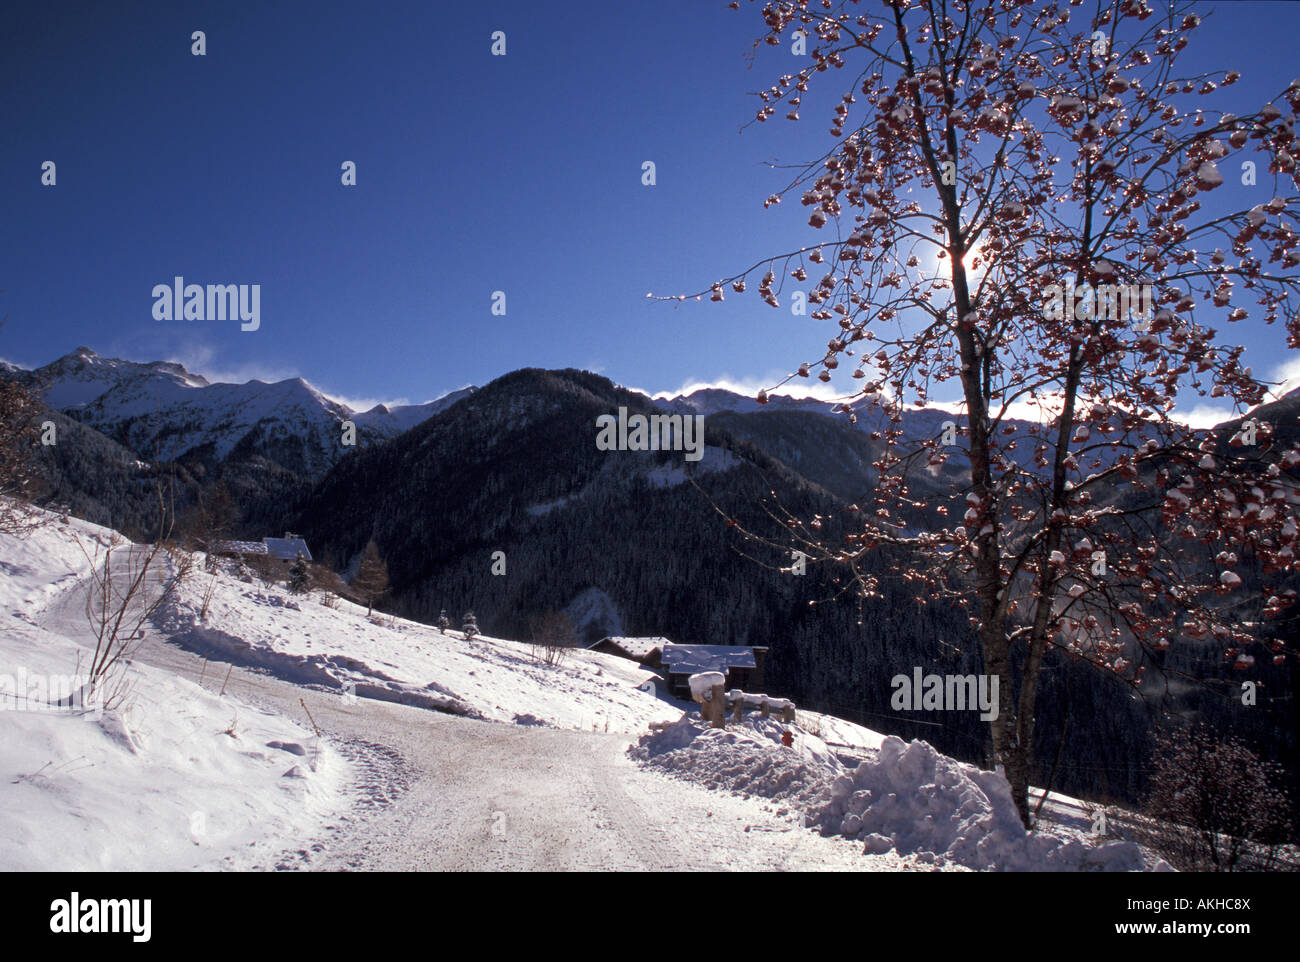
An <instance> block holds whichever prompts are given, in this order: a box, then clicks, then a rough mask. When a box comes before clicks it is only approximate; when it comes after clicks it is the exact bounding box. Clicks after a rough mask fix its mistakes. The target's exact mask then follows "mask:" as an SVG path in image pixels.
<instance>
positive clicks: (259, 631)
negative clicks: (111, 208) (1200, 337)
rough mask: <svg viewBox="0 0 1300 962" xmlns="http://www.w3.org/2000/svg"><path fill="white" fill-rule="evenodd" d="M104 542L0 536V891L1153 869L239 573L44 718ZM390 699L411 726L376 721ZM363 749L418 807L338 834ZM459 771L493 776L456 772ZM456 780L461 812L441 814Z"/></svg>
mask: <svg viewBox="0 0 1300 962" xmlns="http://www.w3.org/2000/svg"><path fill="white" fill-rule="evenodd" d="M114 540H115V536H114V535H113V534H112V532H110V531H107V530H106V529H103V528H99V527H96V526H94V525H90V524H86V523H84V522H79V521H75V520H73V521H61V520H59V519H58V518H56V517H55V516H52V515H51V516H48V523H47V524H46V525H45V526H43V527H42V528H40V529H38V530H37V531H36V532H35V533H33V534H32V535H31V536H29V537H28V538H26V539H21V540H20V539H17V538H14V537H12V536H9V535H0V723H3V725H4V736H5V737H4V739H3V741H2V742H0V806H2V807H3V810H4V812H5V816H6V817H5V819H4V820H3V821H0V869H53V870H59V869H69V870H77V869H187V868H188V869H193V868H219V867H227V868H228V867H245V866H260V865H269V864H276V863H277V862H279V861H281V859H280V857H279V856H278V855H277V852H280V853H283V852H284V851H290V852H293V851H295V850H296V854H297V856H301V859H300V860H299V864H301V865H303V866H304V867H312V866H313V865H319V866H321V867H331V866H341V867H367V868H384V867H389V865H388V863H389V862H391V861H392V860H393V859H398V860H399V861H401V862H402V864H407V863H408V862H409V865H410V867H426V866H430V865H441V866H451V867H461V866H465V865H469V866H474V865H479V864H487V865H490V866H497V867H511V866H532V867H541V868H545V867H548V866H549V867H557V866H558V867H573V868H581V867H584V866H598V867H620V866H621V867H633V868H635V867H658V868H680V867H694V866H696V864H697V860H696V859H693V857H692V856H691V854H690V852H695V851H697V850H699V851H704V850H707V851H709V852H710V855H709V858H708V859H707V860H705V863H706V864H707V865H709V866H710V867H715V868H716V867H732V866H734V867H742V866H745V865H747V864H759V863H761V864H764V865H768V866H771V867H787V868H809V867H814V868H815V867H825V868H837V869H844V868H848V867H861V868H862V869H865V870H877V871H880V870H900V869H909V868H921V869H940V870H957V871H960V870H965V869H976V870H983V869H1012V870H1050V869H1071V870H1076V869H1085V870H1086V869H1111V870H1116V869H1118V870H1132V869H1140V868H1141V867H1142V861H1143V860H1142V854H1141V853H1140V852H1138V851H1137V849H1136V848H1135V847H1134V846H1132V845H1131V844H1129V843H1111V844H1109V845H1105V846H1101V847H1098V846H1095V845H1094V844H1092V841H1091V840H1090V839H1088V838H1087V835H1086V829H1085V828H1081V827H1078V826H1075V827H1073V828H1069V827H1064V826H1060V825H1057V826H1054V827H1053V829H1052V830H1051V832H1050V833H1049V832H1036V833H1034V834H1033V835H1027V834H1026V833H1025V832H1024V831H1023V829H1021V827H1020V824H1019V821H1018V819H1017V818H1016V815H1015V810H1014V807H1013V805H1012V803H1011V799H1010V794H1009V791H1008V789H1007V786H1006V783H1005V781H1004V780H1002V779H1001V778H1000V777H998V776H995V775H993V774H991V773H988V772H983V771H980V770H978V769H976V768H974V767H972V766H969V765H964V764H962V763H959V762H956V761H954V760H952V759H950V758H947V757H945V756H943V755H940V754H938V753H937V752H935V751H934V750H933V749H932V748H931V747H930V746H929V745H928V744H926V743H924V742H913V743H911V744H910V745H909V744H905V743H903V742H902V741H901V740H899V739H897V738H892V737H886V736H883V735H881V734H879V733H877V732H874V731H871V730H869V729H866V728H862V727H861V726H858V725H854V724H852V723H850V722H847V721H844V720H842V719H837V718H833V717H830V716H825V715H818V714H815V713H809V712H804V711H802V710H800V711H799V712H798V714H797V721H796V722H795V723H794V724H791V725H785V724H782V723H780V722H778V721H776V720H775V719H762V718H761V717H758V716H757V715H753V714H751V715H749V716H747V718H746V720H745V722H743V723H741V724H735V723H734V722H729V724H728V727H727V729H725V730H713V729H710V728H708V727H706V726H705V724H704V722H703V720H702V719H701V718H700V715H699V711H698V709H697V708H696V707H695V706H693V705H688V704H685V703H682V702H679V701H676V700H674V699H672V698H669V697H667V696H666V695H664V694H663V691H662V684H661V683H657V682H658V676H656V675H655V674H654V673H653V672H651V671H648V670H646V669H643V668H641V667H640V666H638V665H636V664H635V663H633V662H631V661H628V660H626V659H622V658H618V657H614V656H611V655H603V654H597V653H594V652H589V651H572V652H570V653H569V654H568V656H567V657H566V658H565V659H564V661H563V662H562V663H561V664H558V665H546V664H544V663H542V662H541V661H539V659H538V657H537V656H536V654H535V653H534V651H533V650H532V647H531V646H530V645H528V644H524V643H519V642H512V641H506V640H502V639H495V638H486V637H477V638H473V639H470V640H466V639H465V638H464V637H463V635H462V633H461V632H460V631H456V630H449V631H447V632H442V631H439V630H437V629H436V628H431V627H428V626H425V625H420V624H416V623H413V622H408V621H403V620H402V619H395V618H390V617H387V616H376V617H373V618H372V617H368V616H367V614H366V612H365V610H364V609H361V608H359V607H357V606H355V605H352V604H350V603H349V602H346V601H342V600H339V601H338V602H337V604H334V605H332V606H331V605H327V604H325V603H324V600H323V596H322V595H321V594H319V593H309V594H302V595H293V594H290V593H289V592H288V591H287V590H285V589H284V588H282V587H279V586H274V585H272V586H267V585H264V584H262V583H260V582H258V581H255V580H253V579H252V578H251V576H242V577H241V576H240V575H239V573H238V572H237V571H236V570H234V569H233V568H232V567H231V566H230V564H229V563H228V562H222V563H221V564H219V565H218V568H217V570H216V571H215V572H214V573H210V572H207V571H205V570H203V567H202V565H201V563H200V564H198V565H196V567H195V569H194V570H193V571H192V572H191V574H190V575H189V576H188V577H187V578H186V579H185V580H184V581H183V582H182V583H181V584H180V585H179V587H178V588H177V589H176V590H175V592H174V594H173V595H172V596H171V597H169V598H168V599H167V600H166V601H165V602H164V603H163V605H162V606H161V607H160V608H159V609H158V611H157V612H156V613H155V614H154V616H153V618H152V620H151V622H150V623H149V624H148V626H147V627H146V629H145V631H144V633H143V635H142V636H141V637H140V638H139V639H137V640H135V641H133V643H132V644H133V645H135V646H137V648H136V652H137V654H140V657H138V658H135V659H134V660H133V661H131V662H130V663H129V664H128V666H127V667H126V668H125V670H124V672H123V674H122V675H121V677H120V678H119V679H117V681H118V683H119V685H115V686H113V687H112V689H111V690H119V687H120V691H121V697H120V698H117V699H112V700H110V703H109V705H108V707H97V706H94V705H92V706H90V709H93V710H73V709H71V708H68V707H59V706H55V705H53V704H52V702H53V701H55V700H57V698H58V694H57V693H54V694H51V693H50V692H41V691H39V690H38V689H39V686H37V687H35V688H34V687H33V685H34V684H35V682H38V681H40V680H41V679H50V678H52V677H54V676H73V675H76V674H78V673H79V672H84V671H85V670H86V666H87V664H88V662H89V657H90V651H91V648H93V636H92V634H91V630H90V625H89V623H88V621H87V617H86V598H87V593H88V585H89V584H90V580H89V578H88V574H89V570H90V566H89V562H88V560H87V554H89V556H90V557H97V556H102V552H103V551H104V550H106V548H107V546H108V545H109V544H110V542H112V541H114ZM116 540H117V541H118V543H119V544H121V542H120V539H116ZM116 550H117V551H129V550H130V549H129V547H118V548H117V549H116ZM198 560H199V561H200V562H201V561H202V558H199V559H198ZM168 570H169V571H170V570H174V569H172V568H170V567H169V568H168ZM155 590H156V589H155ZM169 652H170V653H171V654H168V653H169ZM145 654H148V655H149V657H145ZM236 668H237V669H238V671H237V673H236V674H235V676H234V684H232V685H231V686H230V692H229V693H226V692H224V689H225V688H226V682H227V680H229V679H230V673H231V672H236ZM187 676H188V677H187ZM259 679H260V680H259ZM34 680H35V681H34ZM200 681H201V682H202V684H198V683H197V682H200ZM6 695H8V696H10V697H9V699H8V700H7V701H6V699H5V696H6ZM300 695H306V696H308V697H309V699H310V701H311V704H312V707H313V709H314V712H315V717H312V716H311V715H309V714H308V711H309V709H308V706H307V704H306V702H305V701H302V700H301V699H300V697H299V696H300ZM381 703H395V704H394V705H393V706H390V707H388V708H387V709H385V711H387V714H385V713H384V712H377V711H375V710H374V709H367V708H366V706H367V705H369V706H378V705H379V704H381ZM397 706H405V707H397ZM55 709H57V710H55ZM300 709H301V711H300ZM394 712H396V713H397V714H393V713H394ZM401 713H406V714H401ZM450 716H458V717H456V718H451V717H450ZM421 719H428V721H427V722H423V721H421ZM439 719H441V720H443V721H442V722H441V723H439V721H438V720H439ZM452 722H455V724H451V723H452ZM318 723H319V724H320V727H321V728H322V729H323V730H324V731H325V735H324V736H323V737H322V736H318V735H317V734H316V733H315V732H314V731H313V730H312V729H314V728H315V726H316V724H318ZM654 723H658V724H657V725H655V726H654V727H655V728H659V729H661V730H658V731H652V730H651V729H652V724H654ZM304 726H306V727H304ZM430 726H431V727H430ZM465 726H469V727H465ZM665 726H666V727H665ZM787 729H789V730H790V731H791V733H792V734H793V735H794V744H793V745H792V746H790V747H787V746H785V745H783V744H782V743H781V736H782V734H783V732H784V731H785V730H787ZM507 730H508V731H509V732H514V733H516V734H508V731H507ZM547 731H549V732H550V734H547ZM492 732H500V735H499V736H497V735H493V734H492ZM647 732H649V734H647ZM581 733H586V734H585V735H584V734H581ZM507 736H508V737H507ZM340 737H342V738H343V741H340V740H339V739H340ZM638 738H639V741H634V740H635V739H638ZM430 739H434V741H430ZM438 739H441V741H438ZM548 739H549V741H548ZM611 739H614V741H613V742H611ZM358 740H360V741H373V742H374V743H375V745H374V746H372V747H377V748H378V750H379V751H380V753H381V754H382V753H385V752H386V753H387V754H388V755H389V756H391V757H393V758H402V759H405V762H404V764H405V765H406V766H407V767H408V769H409V770H408V771H406V772H405V774H404V775H403V776H402V777H403V779H404V780H405V782H406V783H409V784H411V785H415V786H416V787H415V788H412V789H411V792H410V795H411V797H410V798H409V799H407V800H405V801H400V802H397V803H395V802H394V801H393V793H392V792H391V791H388V790H384V791H378V790H377V791H376V793H375V794H376V796H377V797H376V799H374V800H372V801H375V802H376V806H375V807H373V808H372V810H371V811H370V812H369V814H363V815H361V816H357V815H356V814H355V812H354V813H353V814H352V815H348V814H345V812H346V811H347V810H348V809H349V805H351V804H352V803H353V802H354V801H355V800H356V797H357V795H358V792H359V791H361V792H362V793H364V790H365V785H366V784H367V778H369V777H371V775H373V773H371V774H370V775H367V774H364V773H362V772H360V771H359V765H360V763H357V756H356V752H355V748H356V745H357V744H358V743H359V742H358ZM344 742H346V743H347V744H346V745H345V744H344ZM630 742H633V744H631V747H630V750H629V751H628V752H627V753H626V754H624V753H623V748H624V747H626V746H628V744H629V743H630ZM480 744H484V745H488V746H494V748H493V749H487V750H484V749H480V748H478V747H477V746H479V745H480ZM548 745H550V746H553V748H550V749H548V748H547V747H546V746H548ZM611 746H612V748H613V751H611ZM492 750H495V751H497V752H498V753H499V757H497V758H494V757H492V755H491V754H490V752H491V751H492ZM485 751H486V753H485ZM552 751H559V752H561V753H564V754H565V756H566V757H564V758H560V757H555V758H552V757H551V754H550V753H551V752H552ZM457 753H463V754H464V756H465V757H466V758H474V759H480V760H481V764H479V763H477V762H476V763H471V764H469V765H468V767H466V766H464V765H456V766H452V769H451V770H446V771H444V769H446V768H447V764H448V763H447V759H449V758H453V757H458V755H457ZM629 756H630V757H629ZM360 767H364V765H360ZM638 767H639V768H640V769H641V770H640V771H638V770H637V768H638ZM448 783H450V784H451V785H452V786H453V788H454V789H455V790H458V791H461V792H463V793H464V794H465V798H463V799H457V800H456V802H455V803H454V804H453V803H451V802H450V801H449V799H448V797H447V794H446V792H447V786H448ZM522 786H530V787H529V789H528V791H527V792H525V795H526V796H527V797H526V798H525V797H524V796H521V795H520V794H519V790H520V789H521V788H522ZM405 790H406V789H402V791H405ZM398 794H401V793H400V792H399V793H398ZM493 795H495V796H499V800H498V801H495V802H492V803H491V804H492V806H493V807H492V808H491V813H492V814H493V817H496V815H500V814H501V813H504V812H507V811H508V812H511V813H512V814H511V815H510V817H511V818H512V819H515V820H516V821H517V822H523V823H524V824H525V825H527V824H528V823H529V822H530V821H531V823H532V826H533V828H532V830H524V831H517V832H516V834H515V835H514V836H513V838H514V841H513V842H512V843H511V844H513V845H514V846H515V849H513V854H511V855H510V856H509V858H508V859H507V860H506V861H505V862H503V863H500V864H498V860H499V859H500V858H501V857H502V852H510V851H512V850H511V849H510V847H509V846H508V845H507V847H506V848H505V849H502V852H497V850H496V848H494V847H493V846H494V845H495V844H496V843H497V842H498V841H500V840H499V839H493V838H491V837H488V836H484V837H483V838H479V836H478V835H477V834H475V832H474V831H468V830H467V829H466V827H465V826H466V825H468V824H471V823H474V822H476V821H478V820H482V819H483V818H485V817H486V813H480V812H478V808H477V806H479V805H480V803H483V804H487V803H486V802H485V801H484V800H483V797H482V796H493ZM568 796H572V797H570V798H568V802H566V801H565V799H566V797H568ZM512 798H513V799H514V800H513V801H511V800H510V799H512ZM709 798H712V799H714V801H713V802H709V801H708V799H709ZM539 800H546V803H545V804H541V802H540V801H539ZM1069 802H1070V800H1068V799H1066V800H1062V801H1061V803H1069ZM1057 804H1058V800H1054V801H1053V806H1056V805H1057ZM569 805H577V806H579V807H578V808H576V809H572V810H570V808H569V807H566V806H569ZM557 806H558V807H557ZM583 813H589V814H583ZM715 813H716V815H717V817H715ZM723 813H726V815H725V816H724V814H723ZM502 817H504V816H502ZM358 818H359V819H360V822H359V823H358V822H357V819H358ZM683 818H685V819H687V820H689V821H690V824H689V825H685V824H678V823H679V822H680V821H681V819H683ZM366 819H369V821H368V822H367V821H366ZM701 819H702V820H701ZM695 820H700V821H698V824H697V822H696V821H695ZM623 821H627V822H629V823H635V822H638V821H641V822H653V823H655V824H659V825H661V826H668V828H667V834H668V835H671V836H672V839H667V838H662V836H663V830H662V829H661V838H662V840H661V841H660V842H659V843H657V844H650V845H646V844H639V847H638V845H633V844H632V842H631V841H629V839H630V838H631V837H632V836H629V835H628V834H627V832H626V831H624V830H623V829H620V828H618V825H621V824H622V822H623ZM616 823H617V824H616ZM416 825H419V826H422V828H421V829H420V831H421V832H422V833H423V835H425V836H427V838H424V840H423V842H422V843H421V844H420V845H412V844H410V843H409V840H410V839H411V838H412V835H411V832H412V831H413V826H416ZM340 826H344V827H343V828H341V827H340ZM367 826H369V827H367ZM592 826H595V827H594V828H593V827H592ZM600 826H604V829H603V830H602V829H601V828H600ZM752 828H757V829H760V831H756V832H751V829H752ZM345 829H346V831H348V832H351V833H352V834H351V835H343V834H340V833H342V832H344V831H345ZM467 831H468V834H467ZM601 831H607V832H612V833H613V834H609V835H607V836H602V835H601V834H600V833H601ZM331 832H332V833H333V835H330V833H331ZM773 832H775V833H777V834H776V835H773V834H772V833H773ZM620 833H621V834H620ZM780 833H793V834H790V835H785V836H782V835H781V834H780ZM678 836H680V838H681V839H690V840H691V843H690V846H687V847H684V846H683V845H682V844H679V841H680V839H678V838H677V837H678ZM566 838H567V839H570V840H571V841H570V842H562V841H557V840H563V839H566ZM779 838H788V839H790V843H789V844H787V843H786V842H784V841H782V842H781V843H780V844H778V845H775V846H774V844H773V842H774V840H777V839H779ZM539 839H541V841H539ZM799 839H804V840H803V841H799ZM308 840H315V841H316V844H315V845H312V846H310V848H311V850H312V851H313V852H320V853H322V854H321V855H320V856H319V857H316V856H313V855H311V854H309V853H308V852H307V851H306V849H307V848H308V847H309V845H308ZM403 840H407V841H403ZM574 845H577V846H578V847H577V848H576V849H575V848H574V847H573V846H574ZM629 845H631V846H632V849H634V851H633V850H631V849H629V848H628V846H629ZM330 846H333V850H334V854H333V855H332V854H331V850H330ZM687 848H689V850H690V852H688V851H687ZM747 848H748V849H749V850H748V851H747V850H746V849H747ZM385 853H386V854H385Z"/></svg>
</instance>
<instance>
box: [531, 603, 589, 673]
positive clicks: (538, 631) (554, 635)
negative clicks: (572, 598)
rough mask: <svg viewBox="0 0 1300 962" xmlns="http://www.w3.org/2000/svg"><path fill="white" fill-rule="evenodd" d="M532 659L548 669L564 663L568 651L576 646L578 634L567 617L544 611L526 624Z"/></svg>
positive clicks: (557, 612)
mask: <svg viewBox="0 0 1300 962" xmlns="http://www.w3.org/2000/svg"><path fill="white" fill-rule="evenodd" d="M528 628H529V635H530V636H531V638H532V650H533V658H534V659H535V660H536V661H537V662H539V663H541V664H543V665H547V666H548V667H555V666H558V665H561V664H563V663H564V660H565V658H567V657H568V654H569V651H570V650H571V649H573V648H575V647H577V645H578V632H577V629H576V628H574V626H573V622H572V621H571V620H569V616H568V615H566V614H564V613H563V612H560V611H546V612H543V613H542V614H540V615H535V616H533V617H532V618H530V619H529V622H528Z"/></svg>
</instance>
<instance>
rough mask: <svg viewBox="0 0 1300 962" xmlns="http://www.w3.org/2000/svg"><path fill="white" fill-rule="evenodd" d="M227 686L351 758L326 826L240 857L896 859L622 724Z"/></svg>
mask: <svg viewBox="0 0 1300 962" xmlns="http://www.w3.org/2000/svg"><path fill="white" fill-rule="evenodd" d="M137 658H138V659H139V660H140V661H144V662H146V663H150V664H153V665H156V666H158V667H162V668H166V669H168V670H170V671H173V672H175V673H177V674H180V675H183V676H185V677H188V678H190V679H195V680H197V679H198V677H199V675H200V673H201V672H202V673H203V674H204V676H205V678H206V684H207V687H209V688H213V689H216V688H219V687H220V684H221V682H222V680H223V679H224V677H225V674H226V671H227V668H228V665H226V664H224V663H223V664H217V663H211V664H209V665H208V666H207V668H206V671H205V670H204V669H203V663H202V659H201V658H199V657H197V656H195V655H193V654H191V653H189V652H187V651H184V650H183V649H181V648H179V647H177V646H175V645H173V644H171V643H168V642H166V641H164V640H162V639H161V638H159V637H157V636H154V637H151V638H150V639H149V641H148V642H146V644H145V645H144V646H143V648H142V649H141V650H140V651H139V652H138V653H137ZM226 691H227V693H228V695H231V696H234V697H237V698H239V699H241V700H243V701H247V702H251V703H253V704H257V705H259V706H261V707H265V708H270V709H274V710H276V711H278V712H281V713H283V714H285V715H288V716H290V717H292V718H294V719H295V720H298V721H299V722H302V723H306V724H310V722H308V720H307V718H306V713H305V712H304V711H303V706H302V704H300V703H299V699H302V701H303V703H304V704H305V705H306V707H307V710H308V711H310V713H311V716H312V718H313V719H315V723H316V725H318V726H320V729H321V732H322V734H324V735H325V736H326V737H327V738H329V739H331V740H332V741H334V742H335V743H337V744H338V746H339V747H340V749H341V750H342V751H343V753H344V754H345V755H347V756H349V757H351V758H352V760H353V762H354V767H355V769H356V772H357V778H356V784H355V786H354V791H353V796H354V799H355V804H354V807H353V809H352V810H351V811H349V812H347V813H344V814H342V815H341V816H340V817H339V818H338V819H336V820H334V821H333V823H332V824H331V827H329V828H328V829H327V830H326V831H325V832H323V833H322V834H321V836H320V837H318V838H312V839H301V840H298V841H296V842H294V843H293V844H292V845H289V846H287V847H286V848H285V850H284V851H283V852H279V853H275V857H273V858H268V857H267V855H268V853H266V852H250V853H249V856H248V859H247V860H238V859H236V860H232V861H231V863H230V867H232V868H253V867H260V868H277V867H283V868H309V869H326V870H330V869H372V870H385V871H404V870H408V871H409V870H452V871H481V870H507V871H547V870H564V869H581V870H610V869H624V870H654V871H658V870H693V869H698V870H709V869H742V868H743V869H754V870H763V871H768V870H779V869H788V870H812V869H833V870H841V871H843V870H853V871H898V870H901V869H903V868H904V866H903V863H902V862H901V861H900V860H899V859H898V858H897V857H896V856H894V855H893V854H892V853H891V854H887V855H880V856H866V855H863V854H862V852H861V846H860V845H858V844H856V843H853V842H849V841H847V840H845V839H843V838H823V837H822V836H820V835H817V834H815V833H814V832H812V831H810V830H808V829H804V828H802V827H801V826H799V825H798V824H797V822H796V821H795V818H794V816H793V815H792V814H791V815H782V814H778V813H777V811H776V810H774V806H772V805H770V804H769V803H766V802H763V801H760V800H757V799H744V798H739V797H733V796H729V795H725V794H722V793H719V792H714V791H710V790H708V789H704V788H701V787H699V786H695V785H691V784H688V783H685V782H683V781H681V780H679V779H673V778H668V777H666V776H663V775H659V774H657V773H654V772H648V771H645V770H643V769H641V768H639V767H637V766H636V765H635V764H634V763H633V762H632V761H631V760H630V759H629V758H628V757H627V756H626V755H625V754H624V751H625V749H626V747H627V746H628V745H629V744H630V742H631V739H630V738H629V737H628V736H626V735H606V734H602V733H596V732H578V731H563V730H559V729H552V728H545V727H532V726H520V725H510V724H503V723H499V722H485V721H477V720H472V719H466V718H458V717H455V716H452V715H446V714H442V713H439V712H433V711H428V710H426V709H420V708H411V707H407V706H403V705H396V704H392V703H389V702H380V701H373V700H370V699H365V698H345V697H343V696H340V695H338V694H333V693H329V692H324V691H317V690H314V689H309V688H303V687H301V686H297V685H292V684H289V683H287V682H283V681H280V680H278V679H276V678H273V677H270V676H269V675H266V674H263V673H261V672H257V671H251V670H245V669H242V668H234V669H233V671H232V672H231V674H230V678H229V682H228V683H227V686H226Z"/></svg>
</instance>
